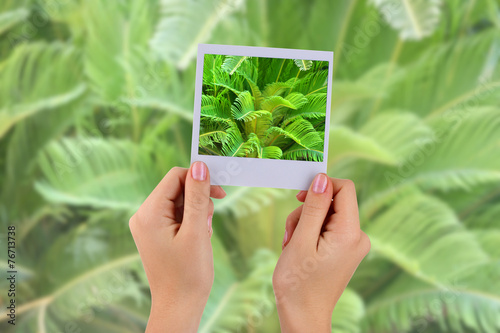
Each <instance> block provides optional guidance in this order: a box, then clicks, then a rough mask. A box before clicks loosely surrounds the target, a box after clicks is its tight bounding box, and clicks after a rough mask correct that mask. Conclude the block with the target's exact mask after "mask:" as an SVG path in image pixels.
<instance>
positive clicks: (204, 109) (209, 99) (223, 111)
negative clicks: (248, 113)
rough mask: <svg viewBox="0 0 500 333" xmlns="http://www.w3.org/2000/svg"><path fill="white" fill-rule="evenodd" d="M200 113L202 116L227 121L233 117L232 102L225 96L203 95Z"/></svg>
mask: <svg viewBox="0 0 500 333" xmlns="http://www.w3.org/2000/svg"><path fill="white" fill-rule="evenodd" d="M200 114H201V116H202V117H207V118H211V119H213V120H216V121H220V122H227V121H229V120H231V119H232V118H231V104H230V102H229V101H228V100H227V99H226V98H225V97H224V96H218V97H214V96H209V95H202V96H201V109H200Z"/></svg>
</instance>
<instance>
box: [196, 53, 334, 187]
mask: <svg viewBox="0 0 500 333" xmlns="http://www.w3.org/2000/svg"><path fill="white" fill-rule="evenodd" d="M205 55H224V56H233V57H238V56H239V57H248V58H250V59H251V58H277V59H292V60H294V61H295V59H301V60H304V61H308V60H311V62H314V61H321V62H322V63H321V64H322V65H323V68H326V63H328V75H327V82H326V85H327V87H326V90H327V91H326V114H325V125H324V126H325V127H324V142H323V158H322V160H321V161H305V160H290V159H274V158H256V157H234V156H214V155H208V154H200V145H201V144H200V119H201V108H202V93H203V69H204V68H203V67H204V60H205ZM332 65H333V52H326V51H310V50H297V49H281V48H267V47H248V46H233V45H214V44H199V45H198V57H197V63H196V87H195V99H194V117H193V135H192V146H191V163H193V162H195V161H203V162H205V163H206V165H207V166H208V169H209V171H210V182H211V184H212V185H233V186H251V187H274V188H287V189H299V190H307V189H308V188H309V185H310V184H311V182H312V180H313V178H314V176H315V175H316V174H317V173H319V172H326V169H327V161H328V138H329V135H328V134H329V127H330V126H329V124H330V105H331V100H330V99H331V89H332ZM297 76H299V73H298V72H297ZM262 156H264V155H262Z"/></svg>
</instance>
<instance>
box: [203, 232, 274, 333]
mask: <svg viewBox="0 0 500 333" xmlns="http://www.w3.org/2000/svg"><path fill="white" fill-rule="evenodd" d="M212 243H215V244H213V248H214V258H215V259H216V260H214V261H215V274H216V276H217V280H216V281H215V282H214V286H213V287H212V293H211V295H210V299H209V301H208V303H207V306H206V307H205V311H204V313H203V317H202V321H201V324H200V328H199V332H231V331H233V330H241V329H243V328H247V327H248V326H249V325H252V322H251V320H250V319H251V318H252V316H256V315H260V311H262V304H263V302H266V303H273V301H274V297H273V295H272V294H270V293H269V290H270V289H271V280H272V274H273V271H274V266H275V265H276V257H275V256H274V254H273V253H272V252H270V251H266V250H261V251H258V252H257V253H255V255H254V258H253V260H252V261H253V262H254V267H253V268H252V270H251V271H250V273H249V274H248V276H246V277H244V278H243V279H241V280H240V279H237V278H236V275H235V273H234V272H233V271H232V267H231V265H230V262H229V258H228V257H227V255H226V253H225V252H224V250H223V249H222V246H221V245H220V243H219V242H218V241H215V242H214V241H212Z"/></svg>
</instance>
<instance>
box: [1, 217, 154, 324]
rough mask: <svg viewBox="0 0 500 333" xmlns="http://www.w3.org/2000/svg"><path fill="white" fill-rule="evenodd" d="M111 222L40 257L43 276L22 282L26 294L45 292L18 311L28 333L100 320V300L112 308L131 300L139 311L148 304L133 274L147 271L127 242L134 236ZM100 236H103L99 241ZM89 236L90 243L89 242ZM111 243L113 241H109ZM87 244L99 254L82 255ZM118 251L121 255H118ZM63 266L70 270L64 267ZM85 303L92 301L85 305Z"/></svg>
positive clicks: (61, 241)
mask: <svg viewBox="0 0 500 333" xmlns="http://www.w3.org/2000/svg"><path fill="white" fill-rule="evenodd" d="M109 217H110V216H109V215H108V216H107V218H108V220H100V221H99V222H100V224H99V225H100V228H101V229H93V230H92V229H91V230H88V228H85V227H83V228H75V229H73V230H71V231H70V232H68V233H65V234H64V235H60V237H58V239H57V240H55V241H54V242H53V243H52V244H50V248H49V249H48V250H47V251H45V252H44V253H43V254H42V255H41V256H40V260H41V261H42V262H43V263H44V265H43V270H41V271H39V272H38V274H37V278H36V279H31V280H28V281H23V282H22V288H29V289H33V288H35V289H37V290H39V294H38V297H36V298H32V297H29V296H28V297H26V296H25V297H24V299H23V301H22V303H21V304H20V305H19V307H18V308H17V314H19V315H21V316H23V317H24V318H25V320H23V323H22V326H21V327H23V329H21V330H22V331H26V332H29V331H38V332H44V331H51V330H54V329H56V328H57V327H58V325H59V322H60V321H61V320H64V321H65V322H71V321H73V320H77V319H78V318H81V316H82V313H84V312H85V313H86V314H94V312H93V311H94V310H93V309H94V307H96V306H100V305H102V301H103V299H102V298H100V297H99V295H101V296H102V295H103V294H104V293H105V294H107V298H106V302H107V303H108V304H109V303H119V302H120V301H121V300H123V299H124V298H131V299H133V300H134V302H136V303H138V305H144V303H146V302H147V296H146V295H145V294H144V293H143V292H142V291H141V287H142V286H141V284H140V283H138V282H137V280H135V278H134V277H133V273H132V272H133V271H135V270H143V268H142V265H141V264H140V257H139V255H138V253H137V252H136V249H135V246H134V243H133V241H131V239H128V240H127V241H126V242H124V241H123V235H124V234H125V232H127V233H128V230H126V226H125V224H117V223H110V222H109V221H110V220H109ZM97 230H102V231H103V234H102V235H101V236H97V235H96V234H95V232H96V231H97ZM83 234H87V236H89V238H88V239H86V240H85V239H84V238H83V237H82V235H83ZM91 234H93V235H92V236H90V235H91ZM97 237H101V240H100V241H101V242H102V243H101V244H102V246H101V247H100V248H94V247H93V246H95V244H97V243H96V241H97V240H98V238H97ZM107 237H110V239H108V240H105V241H104V239H105V238H107ZM82 241H85V242H88V244H87V249H89V250H92V251H93V250H96V251H94V252H92V253H90V252H87V253H86V252H82V251H81V250H80V249H78V247H79V246H80V244H81V242H82ZM116 248H120V249H121V251H118V252H117V251H116ZM59 260H64V261H65V262H66V263H67V265H64V266H65V267H62V266H61V265H60V264H59V263H60V261H59ZM36 269H37V270H39V268H36ZM20 287H21V286H20ZM84 298H85V299H86V301H85V304H82V302H81V300H82V299H84ZM141 303H142V304H141ZM5 319H6V318H2V319H1V321H3V320H5ZM16 326H17V325H16Z"/></svg>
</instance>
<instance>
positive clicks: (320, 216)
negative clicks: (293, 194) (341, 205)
mask: <svg viewBox="0 0 500 333" xmlns="http://www.w3.org/2000/svg"><path fill="white" fill-rule="evenodd" d="M332 195H333V186H332V182H331V180H330V178H329V177H328V176H327V175H326V174H324V173H319V174H317V175H316V177H314V180H313V182H312V183H311V186H310V187H309V190H308V192H307V197H306V200H305V201H304V207H303V208H302V213H301V215H300V218H299V222H298V224H297V227H296V229H295V232H294V238H293V239H294V241H295V239H297V240H298V241H299V242H301V243H303V244H307V243H310V244H311V245H312V244H314V246H317V243H318V238H319V235H320V233H321V228H322V227H323V223H324V221H325V218H326V216H327V213H328V210H329V209H330V206H331V203H332Z"/></svg>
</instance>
